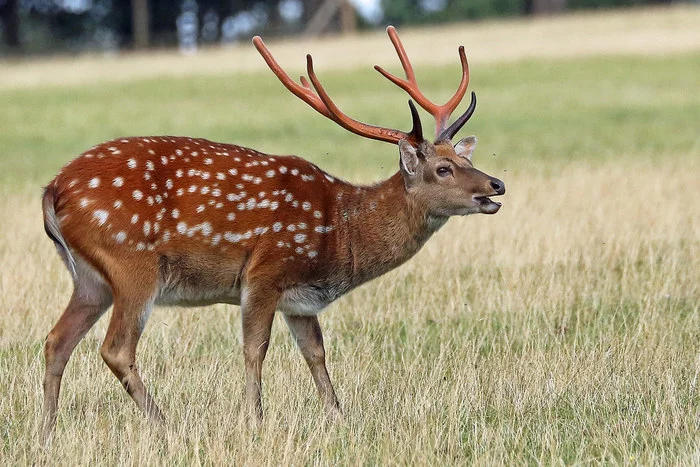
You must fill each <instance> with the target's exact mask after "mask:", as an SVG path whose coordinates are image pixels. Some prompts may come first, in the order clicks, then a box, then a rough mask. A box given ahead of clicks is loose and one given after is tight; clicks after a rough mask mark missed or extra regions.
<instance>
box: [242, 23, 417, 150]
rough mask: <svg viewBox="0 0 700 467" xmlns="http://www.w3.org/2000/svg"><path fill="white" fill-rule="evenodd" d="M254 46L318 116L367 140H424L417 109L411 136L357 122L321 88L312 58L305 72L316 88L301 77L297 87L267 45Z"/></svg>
mask: <svg viewBox="0 0 700 467" xmlns="http://www.w3.org/2000/svg"><path fill="white" fill-rule="evenodd" d="M253 44H254V45H255V48H256V49H258V52H260V55H262V57H263V59H265V62H266V63H267V66H268V67H270V70H272V72H273V73H274V74H275V75H276V76H277V78H278V79H279V80H280V81H281V82H282V84H283V85H284V87H286V88H287V89H288V90H289V91H290V92H291V93H292V94H294V95H295V96H297V97H298V98H299V99H301V100H303V101H304V102H306V103H307V104H309V105H310V106H311V107H312V108H313V109H314V110H316V111H317V112H318V113H320V114H321V115H323V116H324V117H326V118H329V119H330V120H333V121H334V122H336V123H337V124H338V125H340V126H342V127H343V128H345V129H346V130H349V131H351V132H353V133H355V134H357V135H360V136H364V137H366V138H371V139H376V140H379V141H385V142H388V143H394V144H396V143H398V142H399V141H401V140H402V139H407V140H409V141H410V142H412V143H413V144H418V143H420V142H421V141H423V133H422V130H421V124H420V119H419V118H418V114H417V112H415V111H414V110H415V109H412V110H411V115H412V118H413V129H412V130H411V131H410V132H409V133H405V132H403V131H399V130H393V129H391V128H382V127H378V126H374V125H368V124H366V123H362V122H359V121H357V120H354V119H352V118H350V117H348V116H347V115H345V114H344V113H343V112H342V111H341V110H340V109H339V108H338V106H337V105H335V104H334V103H333V100H332V99H331V98H330V96H329V95H328V93H327V92H326V90H325V89H324V88H323V86H322V85H321V82H320V81H319V80H318V77H317V76H316V73H315V72H314V65H313V59H312V58H311V55H307V56H306V69H307V73H308V75H309V78H310V79H311V84H312V85H313V89H312V87H311V84H309V81H308V80H307V79H306V77H304V76H302V77H300V81H301V85H299V84H297V83H296V82H295V81H294V80H293V79H292V78H290V77H289V75H288V74H287V73H285V71H284V70H283V69H282V67H281V66H280V65H279V64H278V63H277V61H276V60H275V59H274V57H273V56H272V54H271V53H270V51H269V50H268V48H267V47H266V46H265V43H264V42H263V40H262V39H261V38H260V37H259V36H255V37H254V38H253ZM314 89H315V90H316V93H314Z"/></svg>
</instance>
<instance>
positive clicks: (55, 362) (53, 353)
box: [44, 331, 68, 373]
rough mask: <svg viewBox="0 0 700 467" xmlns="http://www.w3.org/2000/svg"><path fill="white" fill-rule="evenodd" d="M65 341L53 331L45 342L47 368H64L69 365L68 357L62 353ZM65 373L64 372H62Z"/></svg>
mask: <svg viewBox="0 0 700 467" xmlns="http://www.w3.org/2000/svg"><path fill="white" fill-rule="evenodd" d="M63 347H64V343H63V340H62V339H61V338H60V337H59V336H58V335H57V334H56V333H54V332H53V331H52V332H50V333H49V334H48V335H47V336H46V339H45V340H44V360H45V361H46V365H47V367H51V366H59V367H61V368H63V367H64V366H65V365H66V363H68V357H67V356H66V355H64V353H65V352H62V350H63ZM61 373H63V371H61Z"/></svg>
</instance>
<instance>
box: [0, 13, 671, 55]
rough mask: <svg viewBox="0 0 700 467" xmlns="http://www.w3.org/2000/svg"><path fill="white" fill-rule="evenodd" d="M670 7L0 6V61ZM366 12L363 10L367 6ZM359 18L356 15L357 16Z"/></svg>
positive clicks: (188, 47)
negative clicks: (381, 27)
mask: <svg viewBox="0 0 700 467" xmlns="http://www.w3.org/2000/svg"><path fill="white" fill-rule="evenodd" d="M671 1H673V0H376V5H375V8H374V12H373V13H367V12H366V11H363V8H362V7H361V5H360V4H359V3H358V7H355V6H353V3H352V0H125V1H118V0H0V33H1V34H0V35H1V41H0V53H4V54H7V53H10V54H12V53H15V54H21V53H49V52H55V51H74V52H79V51H83V50H119V49H126V48H134V49H138V48H146V47H172V46H180V47H181V48H183V50H194V49H196V47H198V46H199V45H202V44H211V43H222V42H223V43H226V42H236V41H238V40H241V39H243V38H245V39H246V40H247V38H249V37H250V36H251V35H252V34H254V33H264V34H266V35H267V36H274V35H292V34H313V35H316V34H321V33H324V32H347V31H352V30H355V29H357V28H370V27H373V26H376V25H378V24H389V23H390V24H394V25H408V24H427V23H441V22H450V21H463V20H470V19H471V20H478V19H483V18H489V17H499V16H520V15H539V14H553V13H558V12H561V11H565V10H576V9H592V8H610V7H621V6H633V5H642V4H653V3H669V2H671ZM365 5H366V2H365ZM356 10H359V14H358V11H356Z"/></svg>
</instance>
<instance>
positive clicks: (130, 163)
mask: <svg viewBox="0 0 700 467" xmlns="http://www.w3.org/2000/svg"><path fill="white" fill-rule="evenodd" d="M126 166H127V167H129V168H130V169H135V168H136V159H134V158H133V157H132V158H131V159H129V160H128V161H126Z"/></svg>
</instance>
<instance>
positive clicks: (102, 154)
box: [43, 27, 505, 440]
mask: <svg viewBox="0 0 700 467" xmlns="http://www.w3.org/2000/svg"><path fill="white" fill-rule="evenodd" d="M387 31H388V34H389V37H390V39H391V42H392V43H393V45H394V48H395V49H396V52H397V54H398V56H399V59H400V62H401V64H402V66H403V69H404V71H405V74H406V79H401V78H398V77H396V76H394V75H391V74H389V73H388V72H386V71H385V70H383V69H382V68H380V67H376V68H377V70H378V71H379V72H380V73H381V74H382V75H384V76H385V77H386V78H388V79H389V80H391V81H392V82H393V83H395V84H396V85H398V86H400V87H401V88H402V89H404V90H405V91H406V92H407V93H408V94H409V95H410V97H412V98H413V99H414V100H415V101H416V102H417V103H418V104H419V105H420V106H421V107H423V108H424V109H425V110H426V111H427V112H428V113H430V114H431V115H432V116H433V117H434V118H435V121H436V139H435V141H434V142H430V141H428V140H426V139H424V137H423V131H422V126H421V121H420V118H419V115H418V112H417V110H416V107H415V106H414V104H413V102H412V101H409V107H410V112H411V116H412V121H413V127H412V129H411V131H409V132H408V133H406V132H402V131H399V130H395V129H389V128H381V127H377V126H372V125H368V124H365V123H361V122H358V121H356V120H353V119H352V118H350V117H348V116H347V115H345V114H344V113H342V112H341V111H340V109H339V108H338V107H337V106H336V105H335V104H334V103H333V101H332V100H331V98H330V97H329V96H328V94H327V93H326V91H325V90H324V88H323V86H322V85H321V83H320V82H319V80H318V78H317V76H316V74H315V73H314V68H313V61H312V59H311V56H310V55H307V57H306V58H307V71H308V79H310V80H311V84H309V81H308V80H307V78H304V77H302V78H301V85H300V84H298V83H296V82H295V81H293V80H292V79H291V78H290V77H289V76H288V75H287V74H286V73H285V72H284V71H283V70H282V68H281V67H280V66H279V64H278V63H277V62H276V61H275V59H274V58H273V56H272V55H271V53H270V52H269V50H268V49H267V47H266V46H265V44H264V43H263V41H262V39H261V38H260V37H255V38H254V39H253V43H254V45H255V47H256V48H257V50H258V51H259V52H260V54H261V55H262V56H263V58H264V59H265V61H266V62H267V65H268V66H269V67H270V69H271V70H272V71H273V73H274V74H275V75H276V76H277V77H278V78H279V79H280V81H281V82H282V84H284V86H285V87H286V88H287V89H288V90H289V91H291V92H292V93H293V94H294V95H296V96H297V97H299V98H300V99H301V100H303V101H304V102H306V103H307V104H309V105H310V106H311V107H312V108H314V109H315V110H316V111H317V112H319V113H320V114H322V115H323V116H325V117H327V118H329V119H331V120H333V121H334V122H336V123H337V124H338V125H340V126H342V127H343V128H345V129H347V130H349V131H351V132H353V133H355V134H357V135H360V136H363V137H366V138H371V139H375V140H380V141H385V142H389V143H392V144H396V145H398V149H399V151H398V152H399V169H398V171H397V172H396V173H395V174H394V175H393V176H391V177H390V178H389V179H388V180H384V181H382V182H379V183H376V184H374V185H370V186H359V185H354V184H351V183H349V182H345V181H343V180H341V179H339V178H337V177H335V176H333V175H331V174H329V173H326V172H324V171H323V170H321V169H319V168H318V167H317V166H316V165H314V164H312V163H310V162H308V161H306V160H304V159H301V158H299V157H295V156H278V155H268V154H263V153H261V152H258V151H256V150H253V149H249V148H245V147H241V146H236V145H232V144H224V143H216V142H211V141H207V140H205V139H196V138H185V137H172V136H164V137H150V136H149V137H138V138H136V137H131V138H121V139H115V140H113V141H109V142H106V143H103V144H99V145H97V146H94V147H92V148H91V149H89V150H88V151H87V152H85V153H83V154H82V155H81V156H79V157H78V158H76V159H74V160H73V161H71V162H70V163H68V164H67V165H66V166H65V167H64V168H63V169H62V170H61V171H60V172H59V173H58V175H57V176H56V178H54V179H53V180H52V181H51V182H50V183H49V184H48V186H47V187H46V189H45V192H44V195H43V213H44V227H45V230H46V233H47V234H48V236H49V237H50V238H51V239H52V240H53V242H54V243H55V245H56V247H57V250H58V252H59V254H60V256H61V259H62V260H63V262H64V263H65V265H66V267H67V268H68V270H69V271H70V274H71V276H72V278H73V283H74V290H73V294H72V296H71V298H70V301H69V303H68V306H67V307H66V309H65V311H64V312H63V314H62V315H61V317H60V318H59V320H58V322H57V323H56V325H55V326H54V328H53V329H52V330H51V331H50V332H49V334H48V337H47V338H46V342H45V348H44V355H45V359H46V373H45V379H44V408H43V437H44V439H45V440H48V439H49V438H50V436H51V434H52V432H53V428H54V425H55V421H56V411H57V404H58V395H59V388H60V384H61V377H62V374H63V371H64V368H65V366H66V364H67V362H68V359H69V358H70V355H71V353H72V351H73V349H74V348H75V346H76V345H77V344H78V342H79V341H80V340H81V339H82V337H83V336H84V335H85V333H86V332H87V331H88V330H89V329H90V328H91V327H92V326H93V325H94V324H95V322H96V321H97V320H98V319H99V318H100V317H101V316H102V315H103V314H104V313H105V311H107V309H108V308H109V307H110V306H112V305H113V311H112V316H111V319H110V321H109V326H108V329H107V333H106V336H105V339H104V342H103V344H102V347H101V355H102V358H103V359H104V361H105V363H106V364H107V366H108V367H109V369H110V370H111V371H112V372H113V373H114V375H115V376H116V377H117V378H118V379H119V381H120V382H121V383H122V385H123V386H124V388H125V389H126V391H127V392H128V394H129V395H130V396H131V397H132V398H133V400H134V401H135V402H136V404H137V405H138V407H139V408H140V409H141V410H142V411H143V412H145V414H146V415H147V417H148V418H149V419H150V420H153V421H161V420H163V415H162V413H161V411H160V410H159V408H158V406H157V405H156V403H155V402H154V401H153V399H152V398H151V396H150V395H149V393H148V391H147V390H146V387H145V386H144V383H143V381H142V379H141V377H140V376H139V372H138V370H137V365H136V346H137V343H138V341H139V337H140V336H141V333H142V331H143V328H144V326H145V324H146V321H147V320H148V317H149V315H150V314H151V310H152V308H153V307H154V306H155V305H176V306H202V305H210V304H214V303H229V304H234V305H240V306H241V319H242V332H243V355H244V361H245V399H246V406H247V410H248V413H249V416H250V417H252V419H253V420H256V421H259V420H261V418H262V403H261V370H262V364H263V360H264V358H265V354H266V352H267V348H268V344H269V339H270V329H271V326H272V322H273V318H274V316H275V312H276V311H279V312H280V313H281V314H282V316H283V317H284V319H285V321H286V323H287V326H288V327H289V329H290V331H291V333H292V335H293V336H294V339H295V340H296V342H297V344H298V347H299V348H300V350H301V353H302V355H303V357H304V359H305V360H306V363H307V364H308V366H309V368H310V370H311V374H312V376H313V380H314V382H315V384H316V387H317V389H318V392H319V394H320V397H321V399H322V402H323V404H324V407H325V410H326V411H327V412H328V414H329V415H330V416H334V415H337V414H338V413H339V404H338V399H337V398H336V395H335V391H334V389H333V386H332V384H331V381H330V378H329V376H328V371H327V370H326V364H325V351H324V346H323V336H322V334H321V328H320V327H319V322H318V318H317V315H318V313H319V312H320V311H321V310H323V309H324V308H325V307H327V306H328V305H329V304H330V303H332V302H333V301H335V300H336V299H338V298H339V297H341V296H342V295H344V294H345V293H347V292H348V291H350V290H352V289H353V288H355V287H357V286H358V285H360V284H362V283H364V282H367V281H369V280H371V279H373V278H375V277H377V276H380V275H382V274H384V273H386V272H387V271H389V270H391V269H394V268H395V267H397V266H399V265H400V264H402V263H404V262H405V261H406V260H408V259H409V258H411V257H412V256H413V255H414V254H416V252H417V251H418V250H419V249H420V248H421V247H422V246H423V244H424V243H425V242H426V241H427V240H428V238H430V236H431V235H433V233H435V232H436V231H437V230H438V229H439V228H440V227H442V226H443V225H444V224H445V222H446V221H447V219H448V218H449V217H450V216H457V215H460V216H463V215H468V214H474V213H485V214H494V213H496V212H497V211H498V210H499V208H500V206H501V205H500V203H497V202H495V201H492V200H491V199H489V196H494V195H502V194H503V193H504V192H505V186H504V184H503V182H501V181H500V180H498V179H496V178H494V177H491V176H489V175H487V174H485V173H483V172H480V171H479V170H477V169H475V168H474V166H473V165H472V162H471V156H472V152H473V151H474V147H475V145H476V138H475V137H473V136H470V137H467V138H465V139H462V140H460V141H459V142H457V143H456V144H453V143H452V138H453V137H454V136H455V134H456V133H457V132H458V131H459V130H460V128H461V127H462V126H463V125H464V124H465V123H466V122H467V120H468V119H469V118H470V117H471V116H472V114H473V112H474V109H475V107H476V97H475V94H474V93H473V92H472V94H471V103H470V105H469V107H468V109H467V110H466V111H465V112H464V114H462V115H461V116H460V117H459V118H457V119H456V121H455V122H454V123H452V124H451V125H448V120H449V118H450V115H451V113H452V112H453V111H454V110H455V108H456V107H457V106H458V104H459V103H460V101H461V100H462V98H463V97H464V94H465V92H466V89H467V85H468V82H469V68H468V64H467V59H466V55H465V53H464V48H463V47H460V48H459V56H460V61H461V65H462V78H461V82H460V84H459V87H458V89H457V92H456V93H455V94H454V96H453V97H452V98H451V99H450V100H449V101H448V102H447V103H446V104H444V105H441V106H440V105H436V104H434V103H432V102H431V101H429V100H428V99H427V98H426V97H425V96H424V95H423V94H422V92H421V91H420V90H419V88H418V85H417V82H416V78H415V75H414V72H413V68H412V65H411V63H410V61H409V59H408V57H407V55H406V52H405V51H404V48H403V46H402V44H401V42H400V40H399V38H398V35H397V33H396V31H395V30H394V28H393V27H389V28H388V30H387ZM312 86H313V88H312ZM314 90H315V92H314Z"/></svg>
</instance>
